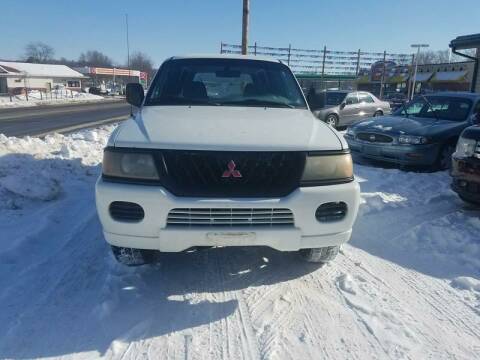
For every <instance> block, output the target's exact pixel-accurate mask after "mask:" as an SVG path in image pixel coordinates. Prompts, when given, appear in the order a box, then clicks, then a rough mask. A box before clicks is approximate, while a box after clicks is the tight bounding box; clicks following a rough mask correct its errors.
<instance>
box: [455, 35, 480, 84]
mask: <svg viewBox="0 0 480 360" xmlns="http://www.w3.org/2000/svg"><path fill="white" fill-rule="evenodd" d="M450 48H451V49H452V52H453V53H454V54H457V55H459V56H463V57H464V58H467V59H469V60H471V61H473V64H474V65H473V71H472V82H471V86H470V91H472V92H480V76H479V75H478V73H479V70H478V62H479V60H480V34H473V35H463V36H458V37H457V38H455V39H453V40H452V41H451V42H450ZM461 50H474V51H475V54H474V55H470V54H466V53H464V52H461Z"/></svg>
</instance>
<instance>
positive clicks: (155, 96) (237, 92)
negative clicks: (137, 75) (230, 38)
mask: <svg viewBox="0 0 480 360" xmlns="http://www.w3.org/2000/svg"><path fill="white" fill-rule="evenodd" d="M145 105H147V106H148V105H213V106H220V105H223V106H257V107H285V108H302V109H306V108H307V106H306V103H305V100H304V98H303V96H302V93H301V90H300V87H299V86H298V84H297V82H296V80H295V78H294V77H293V74H292V73H291V71H290V70H289V69H288V67H287V66H285V65H283V64H281V63H274V62H267V61H258V60H240V59H238V60H237V59H179V60H170V61H167V62H166V63H164V64H163V65H162V67H161V68H160V71H159V74H158V75H157V77H156V78H155V80H154V83H153V85H152V89H151V91H150V92H149V94H148V96H147V100H146V102H145Z"/></svg>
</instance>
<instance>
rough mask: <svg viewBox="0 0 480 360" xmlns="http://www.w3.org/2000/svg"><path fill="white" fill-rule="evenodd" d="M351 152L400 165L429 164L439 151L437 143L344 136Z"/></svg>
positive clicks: (434, 159)
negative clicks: (408, 143) (361, 139)
mask: <svg viewBox="0 0 480 360" xmlns="http://www.w3.org/2000/svg"><path fill="white" fill-rule="evenodd" d="M345 139H346V140H347V143H348V146H349V147H350V150H351V151H352V153H357V154H359V155H361V156H362V157H365V158H368V159H372V160H378V161H384V162H389V163H394V164H400V165H412V166H430V165H433V164H434V163H435V161H436V160H437V158H438V154H439V151H440V146H439V144H427V145H400V144H395V143H371V142H367V141H359V140H356V139H353V138H352V137H350V136H345Z"/></svg>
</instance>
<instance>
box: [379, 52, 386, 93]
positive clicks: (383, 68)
mask: <svg viewBox="0 0 480 360" xmlns="http://www.w3.org/2000/svg"><path fill="white" fill-rule="evenodd" d="M385 61H387V50H384V51H383V66H382V77H381V78H380V100H383V91H384V87H385V71H386V70H387V69H386V66H385Z"/></svg>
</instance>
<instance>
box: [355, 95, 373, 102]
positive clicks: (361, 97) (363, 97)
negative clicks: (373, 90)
mask: <svg viewBox="0 0 480 360" xmlns="http://www.w3.org/2000/svg"><path fill="white" fill-rule="evenodd" d="M358 99H359V101H360V102H361V103H362V102H363V103H369V104H371V103H374V102H375V101H374V100H373V99H372V97H371V96H370V95H368V94H359V95H358Z"/></svg>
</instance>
